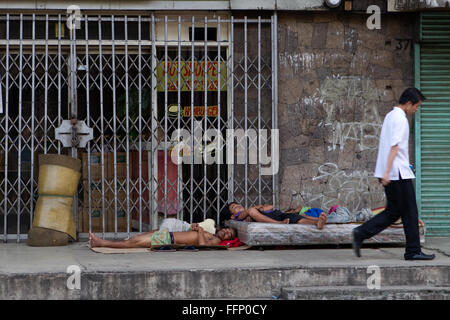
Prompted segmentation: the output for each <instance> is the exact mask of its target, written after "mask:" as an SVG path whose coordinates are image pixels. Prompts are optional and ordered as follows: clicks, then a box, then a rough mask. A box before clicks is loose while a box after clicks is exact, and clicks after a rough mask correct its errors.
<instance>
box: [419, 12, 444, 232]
mask: <svg viewBox="0 0 450 320" xmlns="http://www.w3.org/2000/svg"><path fill="white" fill-rule="evenodd" d="M421 40H422V41H421V46H420V81H419V83H420V89H421V91H422V92H423V94H424V95H425V97H427V100H426V101H425V102H424V103H423V104H422V107H421V110H420V158H421V159H420V161H421V164H420V170H421V172H420V189H421V190H420V196H421V197H420V199H418V201H420V206H419V207H420V209H421V218H422V219H423V220H424V222H425V224H426V226H427V235H429V236H448V235H450V14H449V13H423V14H422V15H421Z"/></svg>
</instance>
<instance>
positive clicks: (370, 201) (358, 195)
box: [300, 163, 385, 211]
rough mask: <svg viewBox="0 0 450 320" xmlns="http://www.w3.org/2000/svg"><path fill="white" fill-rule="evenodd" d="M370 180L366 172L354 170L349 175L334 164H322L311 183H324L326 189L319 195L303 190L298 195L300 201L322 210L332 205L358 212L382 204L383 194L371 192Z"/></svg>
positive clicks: (371, 175) (370, 177)
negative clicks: (300, 198)
mask: <svg viewBox="0 0 450 320" xmlns="http://www.w3.org/2000/svg"><path fill="white" fill-rule="evenodd" d="M370 179H373V174H372V173H369V172H368V171H367V170H354V171H352V172H350V173H348V172H346V171H344V170H340V169H339V167H338V166H337V164H335V163H324V164H323V165H321V166H320V167H319V169H318V174H317V175H316V176H314V177H313V178H312V181H324V182H326V185H327V188H326V189H325V190H323V191H322V192H321V193H320V194H314V192H312V190H308V188H305V190H303V191H302V192H301V193H300V194H301V197H302V199H303V200H304V201H305V202H306V203H308V204H310V205H314V206H318V207H319V208H322V209H324V210H326V209H329V208H330V207H332V206H334V205H341V206H345V207H347V208H348V209H349V210H353V211H355V210H360V209H362V208H364V207H375V206H379V205H380V204H381V203H383V202H384V198H385V195H384V192H382V191H381V192H380V191H377V190H371V189H373V188H371V184H370Z"/></svg>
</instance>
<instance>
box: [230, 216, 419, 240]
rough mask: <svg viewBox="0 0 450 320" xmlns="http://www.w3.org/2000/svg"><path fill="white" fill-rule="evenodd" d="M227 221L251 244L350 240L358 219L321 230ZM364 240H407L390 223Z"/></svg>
mask: <svg viewBox="0 0 450 320" xmlns="http://www.w3.org/2000/svg"><path fill="white" fill-rule="evenodd" d="M225 224H226V225H227V226H229V227H232V228H234V229H236V231H237V236H238V238H239V240H240V241H242V242H243V243H245V244H247V245H249V246H258V245H266V246H270V245H310V244H351V243H352V230H353V229H354V228H356V227H357V226H358V225H359V224H358V223H345V224H326V225H325V226H324V228H323V229H322V230H318V229H317V227H316V226H315V225H305V224H277V223H261V222H245V221H234V220H228V221H226V222H225ZM419 230H420V241H421V242H422V243H423V242H424V241H425V238H424V235H425V228H424V227H422V226H421V227H420V228H419ZM364 242H365V243H386V244H389V243H399V244H401V243H405V234H404V231H403V228H401V227H400V228H399V227H389V228H387V229H385V230H384V231H382V232H380V233H379V234H377V235H376V236H374V237H372V238H370V239H367V240H365V241H364Z"/></svg>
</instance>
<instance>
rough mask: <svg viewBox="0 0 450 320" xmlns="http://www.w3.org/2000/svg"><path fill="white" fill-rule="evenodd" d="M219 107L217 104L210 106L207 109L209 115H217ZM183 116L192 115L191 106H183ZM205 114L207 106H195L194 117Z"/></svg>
mask: <svg viewBox="0 0 450 320" xmlns="http://www.w3.org/2000/svg"><path fill="white" fill-rule="evenodd" d="M218 112H219V108H218V107H217V106H208V108H207V110H206V116H207V117H217V116H218ZM181 115H182V116H183V117H190V116H191V107H190V106H188V107H183V109H182V111H181ZM204 115H205V106H194V117H203V116H204Z"/></svg>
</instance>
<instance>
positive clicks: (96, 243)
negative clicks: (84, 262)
mask: <svg viewBox="0 0 450 320" xmlns="http://www.w3.org/2000/svg"><path fill="white" fill-rule="evenodd" d="M102 244H103V239H101V238H99V237H97V236H96V235H95V234H93V233H92V232H89V246H90V247H91V248H98V247H101V246H102Z"/></svg>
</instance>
